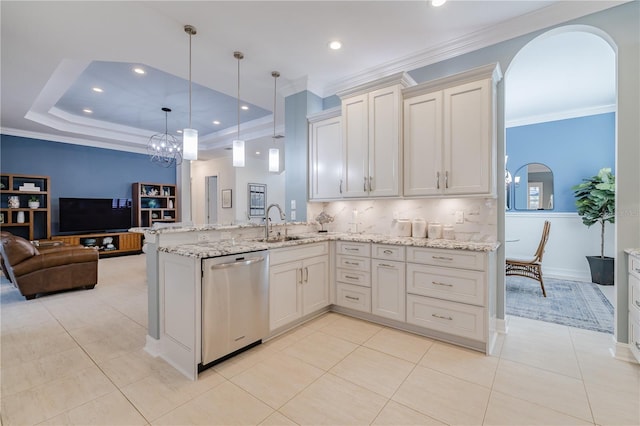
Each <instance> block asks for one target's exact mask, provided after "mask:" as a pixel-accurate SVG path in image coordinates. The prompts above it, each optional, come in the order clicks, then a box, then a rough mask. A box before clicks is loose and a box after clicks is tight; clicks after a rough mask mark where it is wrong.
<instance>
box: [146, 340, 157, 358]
mask: <svg viewBox="0 0 640 426" xmlns="http://www.w3.org/2000/svg"><path fill="white" fill-rule="evenodd" d="M144 350H145V352H146V353H148V354H149V355H151V356H152V357H154V358H155V357H157V356H159V355H160V339H155V338H153V337H151V336H149V335H148V334H147V343H146V344H145V345H144Z"/></svg>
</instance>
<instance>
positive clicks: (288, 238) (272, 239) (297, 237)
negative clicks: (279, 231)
mask: <svg viewBox="0 0 640 426" xmlns="http://www.w3.org/2000/svg"><path fill="white" fill-rule="evenodd" d="M307 238H312V237H309V236H304V235H281V236H279V237H269V238H258V239H256V240H254V241H257V242H260V243H282V242H284V241H296V240H306V239H307Z"/></svg>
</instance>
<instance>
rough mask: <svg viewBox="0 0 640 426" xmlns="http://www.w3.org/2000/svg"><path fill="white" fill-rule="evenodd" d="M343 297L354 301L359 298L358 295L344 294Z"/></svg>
mask: <svg viewBox="0 0 640 426" xmlns="http://www.w3.org/2000/svg"><path fill="white" fill-rule="evenodd" d="M344 298H345V299H349V300H355V301H356V302H357V301H358V300H360V298H359V297H353V296H349V295H347V296H344Z"/></svg>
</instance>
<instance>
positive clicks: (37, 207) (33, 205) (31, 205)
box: [29, 200, 40, 209]
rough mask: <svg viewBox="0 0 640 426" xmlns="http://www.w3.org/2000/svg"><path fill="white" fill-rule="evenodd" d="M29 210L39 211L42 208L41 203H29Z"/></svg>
mask: <svg viewBox="0 0 640 426" xmlns="http://www.w3.org/2000/svg"><path fill="white" fill-rule="evenodd" d="M29 208H30V209H39V208H40V201H38V200H36V201H29Z"/></svg>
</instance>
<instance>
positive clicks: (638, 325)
mask: <svg viewBox="0 0 640 426" xmlns="http://www.w3.org/2000/svg"><path fill="white" fill-rule="evenodd" d="M628 260H629V262H628V264H629V348H630V349H631V353H632V354H633V356H634V357H635V358H636V360H637V361H638V362H640V256H638V255H637V254H636V253H635V252H634V253H633V254H631V253H629V259H628Z"/></svg>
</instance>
